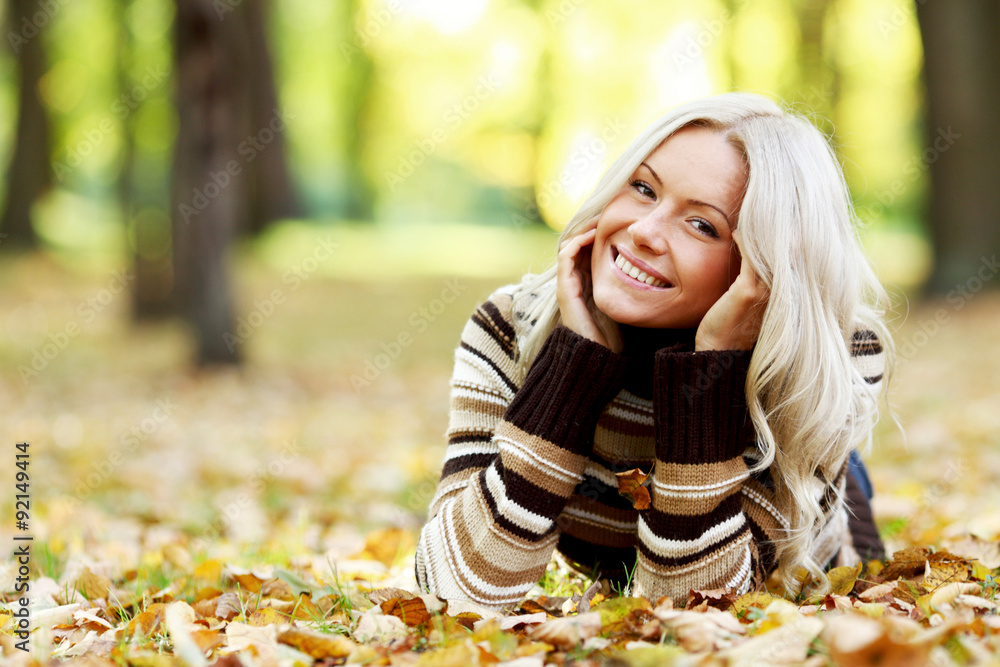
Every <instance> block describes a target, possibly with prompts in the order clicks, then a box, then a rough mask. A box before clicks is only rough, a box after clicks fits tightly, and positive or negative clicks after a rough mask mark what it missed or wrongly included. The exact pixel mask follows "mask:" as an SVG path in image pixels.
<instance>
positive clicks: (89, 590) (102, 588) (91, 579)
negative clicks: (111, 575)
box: [76, 567, 111, 600]
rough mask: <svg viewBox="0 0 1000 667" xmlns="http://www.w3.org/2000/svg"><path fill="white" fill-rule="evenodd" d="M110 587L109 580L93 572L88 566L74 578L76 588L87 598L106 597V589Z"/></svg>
mask: <svg viewBox="0 0 1000 667" xmlns="http://www.w3.org/2000/svg"><path fill="white" fill-rule="evenodd" d="M110 588H111V580H110V579H108V578H107V577H105V576H102V575H99V574H94V573H93V572H91V571H90V568H89V567H85V568H83V573H82V574H80V578H79V579H77V580H76V590H78V591H80V594H81V595H82V596H83V597H85V598H87V599H88V600H97V599H99V598H106V597H108V590H109V589H110Z"/></svg>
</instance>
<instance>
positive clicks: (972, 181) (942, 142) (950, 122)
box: [916, 0, 1000, 303]
mask: <svg viewBox="0 0 1000 667" xmlns="http://www.w3.org/2000/svg"><path fill="white" fill-rule="evenodd" d="M916 10H917V19H918V21H919V23H920V32H921V37H922V39H923V45H924V81H925V84H926V87H927V115H926V143H925V145H924V147H923V150H922V153H921V162H920V163H919V165H918V167H919V168H920V169H927V168H928V167H929V169H930V181H931V190H930V202H929V220H930V228H931V229H930V231H931V237H932V240H933V244H934V253H935V266H934V271H933V273H932V275H931V278H930V281H929V283H928V289H929V290H930V291H931V292H932V293H938V294H946V293H947V294H949V295H951V294H953V293H956V290H958V291H959V292H960V291H961V290H962V289H966V290H968V289H971V288H973V287H976V285H975V280H981V281H983V282H986V281H988V280H989V279H990V278H993V277H994V276H995V274H996V271H997V268H996V265H995V261H996V260H995V256H996V254H998V253H1000V187H998V184H1000V132H997V129H996V126H995V125H994V122H993V112H994V111H996V110H997V109H998V108H1000V2H997V0H955V1H954V2H948V3H942V2H924V1H923V0H918V1H917V2H916ZM991 262H992V263H991ZM983 268H986V269H987V271H988V273H987V274H984V273H983ZM977 274H978V278H977ZM996 282H997V281H996V280H993V281H992V283H993V284H995V283H996ZM981 286H982V283H979V287H977V288H976V289H979V288H981ZM962 298H963V303H964V295H963V297H962Z"/></svg>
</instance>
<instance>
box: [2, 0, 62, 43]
mask: <svg viewBox="0 0 1000 667" xmlns="http://www.w3.org/2000/svg"><path fill="white" fill-rule="evenodd" d="M68 2H69V0H38V3H37V5H36V6H37V7H38V10H37V11H35V12H32V14H31V17H30V18H29V17H28V15H27V14H26V15H24V16H22V17H21V27H20V30H18V31H17V32H14V31H13V30H10V31H8V32H7V41H8V42H10V48H11V49H13V51H14V55H15V56H18V55H21V48H22V47H24V45H26V44H27V43H28V42H29V41H31V40H32V39H34V38H35V37H37V36H38V33H39V32H40V31H41V29H42V28H44V27H45V26H47V25H48V24H49V21H51V20H52V19H53V17H55V15H56V14H58V13H59V10H60V9H62V7H63V6H64V5H66V4H68Z"/></svg>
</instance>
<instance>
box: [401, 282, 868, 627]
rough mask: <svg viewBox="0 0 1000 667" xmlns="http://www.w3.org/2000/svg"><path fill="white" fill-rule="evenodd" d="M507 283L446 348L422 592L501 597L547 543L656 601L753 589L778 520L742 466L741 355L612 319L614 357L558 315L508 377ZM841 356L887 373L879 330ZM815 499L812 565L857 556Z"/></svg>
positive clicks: (422, 546)
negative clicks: (624, 477) (622, 490)
mask: <svg viewBox="0 0 1000 667" xmlns="http://www.w3.org/2000/svg"><path fill="white" fill-rule="evenodd" d="M517 289H520V287H519V286H517V285H512V286H507V287H505V288H501V289H500V290H497V291H496V292H495V293H494V294H493V295H492V296H491V297H490V298H489V299H488V300H487V301H486V302H485V303H483V304H482V305H481V306H479V308H478V309H477V310H476V312H475V313H474V314H473V316H472V318H471V319H470V320H469V321H468V323H467V324H466V326H465V329H464V331H463V333H462V337H461V343H460V345H459V347H458V349H457V350H456V352H455V369H454V374H453V377H452V380H451V413H450V420H449V426H448V431H447V437H448V447H447V450H446V454H445V461H444V465H443V470H442V473H441V479H440V481H439V483H438V487H437V490H436V492H435V495H434V498H433V499H432V501H431V506H430V509H429V519H428V521H427V523H426V525H425V526H424V528H423V530H422V531H421V534H420V539H419V542H418V546H417V552H416V562H415V569H416V577H417V581H418V583H419V584H420V586H421V588H423V589H425V590H428V591H430V592H432V593H435V594H436V595H438V596H441V597H443V598H462V599H469V600H473V601H475V602H478V603H480V604H483V605H485V606H489V607H493V608H497V609H504V608H511V607H513V606H514V605H516V604H517V603H518V602H519V601H520V600H521V599H522V598H523V597H524V596H525V594H526V593H527V592H528V591H529V590H530V589H531V588H532V587H533V586H534V585H535V584H536V583H537V582H538V580H539V579H540V578H541V576H542V573H543V572H544V571H545V568H546V566H547V565H548V563H549V561H550V560H551V558H552V554H553V550H554V549H558V550H559V551H560V552H561V553H562V554H563V555H564V556H565V557H566V558H567V559H568V560H569V561H570V562H572V563H574V564H576V565H577V566H578V567H579V568H580V569H581V570H582V571H584V572H586V573H588V574H596V573H599V575H600V576H601V577H607V578H608V579H610V580H611V581H612V582H619V583H620V582H623V581H624V580H625V579H626V577H627V576H628V574H627V573H629V572H633V570H634V580H633V581H634V589H633V591H634V592H635V593H636V594H640V595H645V596H647V597H649V598H651V599H654V600H655V599H657V598H658V597H660V596H662V595H667V596H670V597H671V598H674V599H675V600H683V599H685V598H686V596H687V593H688V591H689V590H691V589H712V588H720V587H727V588H731V589H734V590H736V591H738V592H745V591H747V590H750V588H751V587H752V586H754V585H759V584H760V583H761V582H762V581H763V580H764V579H765V578H766V576H767V575H768V574H769V573H770V572H771V571H772V570H773V569H774V567H775V565H776V563H775V559H774V550H773V547H772V545H771V542H772V540H774V539H775V538H777V537H778V536H780V534H781V532H782V530H783V529H784V528H787V527H788V521H787V520H786V518H785V517H784V516H782V514H781V512H779V511H778V509H777V507H776V504H775V500H774V491H773V485H772V484H771V482H770V478H769V476H768V475H767V471H764V472H763V473H760V474H751V473H750V471H749V467H750V466H751V465H752V464H753V462H754V461H753V455H754V454H755V453H756V451H757V450H756V447H755V446H754V444H753V443H754V437H753V427H752V425H751V423H750V421H749V418H748V416H747V408H746V404H745V396H744V383H745V380H746V373H747V366H748V364H749V360H750V352H745V351H703V352H694V351H693V349H694V348H693V341H694V333H695V332H694V330H687V331H672V330H649V329H638V328H633V327H622V333H623V338H624V340H625V351H624V352H623V354H621V355H620V354H616V353H614V352H613V351H611V350H610V349H608V348H606V347H604V346H602V345H600V344H598V343H594V342H592V341H590V340H588V339H586V338H583V337H582V336H579V335H578V334H576V333H575V332H573V331H571V330H570V329H568V328H566V327H564V326H562V325H559V326H557V327H556V328H555V329H554V330H553V331H552V333H551V334H550V335H549V337H548V339H547V340H546V342H545V345H544V346H543V348H542V350H541V352H540V353H539V355H538V357H537V359H536V360H535V361H534V363H533V364H532V366H531V368H530V370H529V372H528V374H527V377H526V378H524V381H523V382H519V381H518V380H517V377H518V375H517V372H516V353H517V342H516V334H515V330H514V326H513V315H512V312H511V309H512V297H513V295H514V294H515V293H516V290H517ZM852 353H853V356H852V358H853V359H854V361H855V363H856V364H857V365H858V366H859V368H860V370H861V371H862V375H864V376H865V377H866V379H868V381H869V382H878V381H880V380H881V365H882V364H883V363H884V358H883V355H882V350H881V347H880V346H879V344H878V341H877V339H875V338H874V336H871V335H868V336H863V335H856V336H855V340H854V344H853V349H852ZM635 467H639V468H642V469H643V470H645V471H649V470H650V469H652V471H653V472H652V474H651V475H650V478H651V484H649V487H650V488H649V491H650V495H651V498H652V504H651V506H650V507H649V508H648V509H645V510H641V511H640V510H636V509H634V508H633V506H632V503H631V502H630V501H629V500H627V499H626V498H624V497H622V496H621V495H619V493H618V486H617V480H616V477H615V473H616V472H622V471H625V470H629V469H631V468H635ZM845 470H846V467H845V469H844V470H841V472H840V474H839V475H838V476H837V478H836V479H835V480H833V485H835V486H837V487H838V488H840V489H841V490H843V489H844V487H845V484H846V479H845V478H846V477H848V475H846V474H845ZM817 481H818V480H817ZM817 493H818V494H822V498H823V499H822V501H821V504H822V506H823V509H824V516H823V519H822V521H821V522H820V525H817V526H816V529H815V534H816V541H815V552H814V554H813V555H814V557H815V559H816V560H817V562H820V563H826V562H830V561H831V560H832V559H834V558H835V557H838V561H839V562H841V563H845V562H850V561H851V560H856V559H857V555H856V554H855V553H854V551H853V549H852V548H851V540H850V531H849V529H848V512H847V510H846V509H845V507H844V503H843V500H842V499H841V496H840V495H839V494H836V493H833V492H832V491H831V490H830V489H829V487H828V486H825V485H823V484H821V483H819V481H818V483H817ZM637 558H638V560H637Z"/></svg>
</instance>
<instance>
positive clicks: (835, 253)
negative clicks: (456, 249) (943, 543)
mask: <svg viewBox="0 0 1000 667" xmlns="http://www.w3.org/2000/svg"><path fill="white" fill-rule="evenodd" d="M854 220H855V219H854V215H853V212H852V209H851V205H850V200H849V196H848V191H847V188H846V185H845V183H844V179H843V175H842V173H841V170H840V168H839V165H838V163H837V161H836V159H835V157H834V155H833V152H832V151H831V149H830V147H829V145H828V144H827V142H826V140H825V138H824V137H823V135H822V134H821V133H820V132H819V131H818V130H816V129H815V128H814V127H813V126H812V125H810V124H809V123H808V122H807V121H805V120H803V119H801V118H798V117H796V116H794V115H791V114H788V113H786V112H784V111H783V110H782V109H781V108H780V107H779V106H778V105H776V104H775V103H773V102H771V101H769V100H767V99H765V98H762V97H759V96H756V95H750V94H745V93H730V94H725V95H720V96H717V97H712V98H707V99H703V100H698V101H695V102H691V103H688V104H685V105H682V106H680V107H678V108H676V109H674V110H672V111H670V112H668V113H667V114H666V115H664V116H663V117H662V118H660V119H659V120H658V121H657V122H655V123H654V124H653V125H652V126H651V127H649V128H648V129H647V130H646V131H645V132H643V133H642V134H641V135H640V136H639V137H638V138H637V139H636V140H635V141H633V143H632V145H631V146H630V147H629V148H628V149H627V150H626V151H625V152H624V154H623V155H621V156H620V157H619V158H618V160H617V161H616V162H615V163H614V164H613V165H612V166H611V167H610V168H609V169H608V171H607V172H606V173H605V174H604V175H603V177H602V178H601V180H600V181H599V183H598V184H597V186H596V188H595V189H594V191H593V192H592V193H591V194H590V196H589V197H588V198H587V200H586V201H585V202H584V203H583V205H582V206H581V207H580V210H579V211H578V212H577V213H576V215H575V216H574V217H573V218H572V219H571V220H570V221H569V223H568V224H567V226H566V228H565V230H564V231H563V234H562V237H561V240H560V250H559V254H558V259H557V261H556V264H555V265H554V266H553V267H552V268H550V269H549V270H548V271H547V272H546V273H544V274H541V275H539V276H526V277H525V279H524V280H523V281H522V282H521V283H520V284H518V285H512V286H508V287H505V288H501V289H500V290H498V291H497V292H495V293H494V294H493V295H492V296H491V297H490V298H489V300H487V301H486V302H485V303H484V304H483V305H482V306H480V307H479V308H478V309H477V311H476V312H475V313H474V314H473V316H472V318H471V319H470V320H469V322H468V324H467V325H466V327H465V330H464V332H463V334H462V340H461V345H460V347H459V348H458V350H457V351H456V354H455V371H454V375H453V378H452V399H451V417H450V425H449V429H448V437H449V446H448V450H447V453H446V457H445V462H444V468H443V471H442V474H441V480H440V482H439V484H438V488H437V492H436V494H435V496H434V499H433V500H432V502H431V508H430V518H429V520H428V523H427V524H426V526H425V527H424V529H423V531H422V533H421V537H420V541H419V544H418V547H417V554H416V575H417V580H418V582H419V583H420V585H421V586H422V587H423V588H425V589H427V590H429V591H430V592H432V593H435V594H437V595H439V596H441V597H445V598H456V597H457V598H466V599H471V600H474V601H476V602H479V603H481V604H484V605H488V606H492V607H496V608H509V607H511V606H513V605H516V604H517V603H518V602H519V601H520V600H521V599H522V597H523V596H524V595H525V594H526V593H527V592H528V591H529V590H530V589H531V588H532V586H533V585H534V584H535V583H536V582H537V581H538V580H539V579H540V577H541V575H542V573H543V572H544V570H545V567H546V565H547V564H548V562H549V560H550V558H551V556H552V551H553V549H555V548H558V549H559V551H560V552H562V553H563V554H564V555H565V556H566V557H567V558H568V559H569V560H570V561H571V562H574V563H576V564H578V566H579V567H581V569H583V570H584V571H586V572H589V573H594V574H597V575H598V576H601V577H607V578H609V579H610V580H612V581H613V582H624V581H626V580H628V579H630V578H633V577H634V592H635V593H637V594H641V595H645V596H647V597H649V598H651V599H654V600H655V599H657V598H658V597H660V596H662V595H668V596H670V597H672V598H674V599H675V600H676V601H681V600H684V599H685V598H686V596H687V593H688V591H689V590H691V589H711V588H718V587H728V588H732V589H734V590H735V591H737V592H745V591H747V590H750V589H751V588H752V587H755V586H760V585H761V584H762V582H763V581H764V580H765V579H766V578H767V577H768V576H769V575H770V574H771V573H772V572H773V571H774V570H775V569H776V570H778V572H779V573H780V574H781V575H782V580H783V581H784V583H785V586H786V588H787V589H788V590H789V592H793V591H794V590H795V588H796V586H797V585H798V581H799V578H797V577H796V576H795V573H797V572H798V571H799V570H800V568H805V570H806V571H807V572H808V573H809V574H810V575H812V576H813V577H816V578H818V579H819V580H820V581H824V580H825V579H824V578H823V577H822V571H823V568H824V567H826V566H828V565H830V564H849V563H853V562H857V560H858V559H859V554H858V551H859V550H863V551H865V552H866V553H864V554H863V556H865V557H868V556H880V555H881V544H880V542H879V541H878V534H877V532H876V531H875V530H874V526H873V525H872V524H871V520H870V511H869V508H868V504H867V499H866V498H865V497H864V494H860V493H857V492H856V491H857V489H858V480H857V479H856V477H855V475H854V474H853V472H848V469H849V467H850V466H849V465H848V460H849V457H850V456H851V453H852V452H853V451H854V449H855V448H856V447H858V446H860V445H863V444H867V443H868V442H870V437H871V430H872V427H873V424H874V421H875V419H876V418H877V402H878V392H879V389H880V387H881V385H882V384H883V383H882V382H881V380H882V374H883V368H884V367H885V366H886V363H887V358H886V357H887V354H886V352H884V351H883V346H886V347H888V345H887V344H888V343H889V340H890V339H889V336H888V332H887V331H886V328H885V325H884V323H883V321H882V312H883V311H882V310H880V305H881V304H882V303H884V302H885V300H886V299H885V293H884V290H883V289H882V287H881V286H880V284H879V283H878V280H877V279H876V277H875V275H874V273H873V271H872V270H871V268H870V266H869V264H868V262H867V260H866V258H865V257H864V255H863V253H862V251H861V249H860V245H859V243H858V239H857V237H856V235H855V230H854V225H853V223H854ZM634 467H639V468H641V469H642V470H644V471H650V470H651V474H650V479H651V483H650V484H649V491H650V494H651V498H652V504H651V506H650V507H649V508H648V509H636V508H634V507H633V505H632V503H631V502H629V501H628V500H626V499H625V498H623V497H622V496H620V495H619V494H618V492H617V486H616V478H615V474H614V473H616V472H622V471H625V470H628V469H631V468H634ZM862 472H863V471H862ZM845 496H850V499H848V498H846V497H845Z"/></svg>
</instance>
